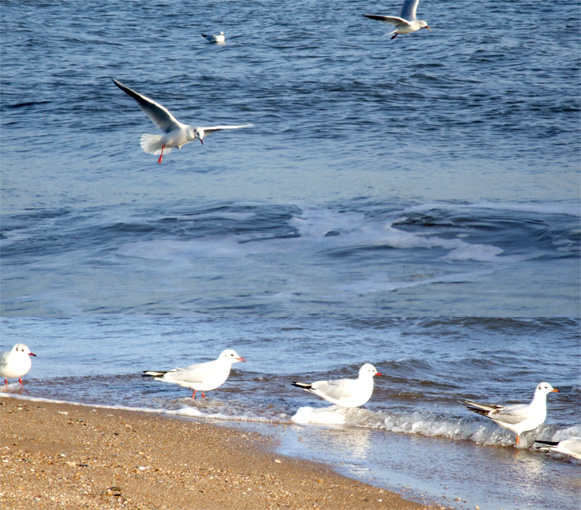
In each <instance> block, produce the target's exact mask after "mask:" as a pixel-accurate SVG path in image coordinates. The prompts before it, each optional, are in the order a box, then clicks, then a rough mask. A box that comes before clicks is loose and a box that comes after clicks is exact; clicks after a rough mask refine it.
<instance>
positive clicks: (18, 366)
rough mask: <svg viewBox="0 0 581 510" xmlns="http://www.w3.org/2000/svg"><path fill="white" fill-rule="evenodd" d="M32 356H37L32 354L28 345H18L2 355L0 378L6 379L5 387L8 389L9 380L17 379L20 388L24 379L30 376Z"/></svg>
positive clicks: (0, 355)
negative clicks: (27, 375)
mask: <svg viewBox="0 0 581 510" xmlns="http://www.w3.org/2000/svg"><path fill="white" fill-rule="evenodd" d="M30 356H36V354H33V353H32V352H30V349H29V348H28V346H27V345H24V344H16V345H15V346H14V347H12V349H11V350H9V351H6V352H3V353H0V377H4V386H5V387H6V388H7V387H8V378H10V379H16V378H18V382H19V383H20V386H22V387H23V388H24V384H22V377H23V376H25V375H26V374H28V372H29V371H30V367H31V366H32V361H31V359H30Z"/></svg>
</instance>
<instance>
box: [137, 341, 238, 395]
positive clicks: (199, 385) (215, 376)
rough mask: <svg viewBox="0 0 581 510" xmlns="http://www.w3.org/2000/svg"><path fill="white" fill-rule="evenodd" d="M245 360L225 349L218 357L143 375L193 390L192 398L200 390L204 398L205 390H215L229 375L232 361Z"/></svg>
mask: <svg viewBox="0 0 581 510" xmlns="http://www.w3.org/2000/svg"><path fill="white" fill-rule="evenodd" d="M239 361H246V360H245V359H244V358H243V357H242V356H238V354H237V353H236V351H233V350H232V349H226V350H225V351H222V353H221V354H220V356H218V359H215V360H214V361H208V362H207V363H199V364H197V365H190V366H189V367H186V368H174V369H172V370H168V371H166V372H158V371H155V370H146V371H145V372H143V377H153V378H154V379H155V380H157V381H163V382H169V383H174V384H179V385H180V386H183V387H184V388H190V389H191V390H194V394H193V395H192V398H193V399H195V398H196V391H198V390H200V391H201V392H202V398H206V395H205V394H204V392H205V391H210V390H215V389H216V388H219V387H220V386H222V384H224V383H225V382H226V379H228V376H229V375H230V369H231V368H232V365H233V364H234V363H238V362H239Z"/></svg>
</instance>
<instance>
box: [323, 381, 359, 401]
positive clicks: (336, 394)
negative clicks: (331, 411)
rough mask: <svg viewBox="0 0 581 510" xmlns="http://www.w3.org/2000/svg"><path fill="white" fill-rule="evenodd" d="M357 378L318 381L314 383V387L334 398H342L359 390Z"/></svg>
mask: <svg viewBox="0 0 581 510" xmlns="http://www.w3.org/2000/svg"><path fill="white" fill-rule="evenodd" d="M356 382H357V381H356V380H351V379H338V380H336V381H318V382H316V383H313V385H312V389H313V390H316V391H319V392H321V393H323V394H325V395H326V396H327V397H331V398H332V399H334V400H341V399H344V398H348V397H351V396H353V395H354V394H355V393H356V392H357V384H356Z"/></svg>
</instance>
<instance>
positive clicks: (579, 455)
mask: <svg viewBox="0 0 581 510" xmlns="http://www.w3.org/2000/svg"><path fill="white" fill-rule="evenodd" d="M535 443H540V444H542V445H544V446H541V447H540V448H539V449H540V450H542V451H551V452H556V453H562V454H564V455H569V456H571V457H573V458H574V459H581V437H570V438H569V439H563V441H535Z"/></svg>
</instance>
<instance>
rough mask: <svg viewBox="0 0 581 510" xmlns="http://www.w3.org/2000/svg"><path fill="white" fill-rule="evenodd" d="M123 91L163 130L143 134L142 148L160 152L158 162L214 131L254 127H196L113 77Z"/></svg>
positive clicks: (146, 150)
mask: <svg viewBox="0 0 581 510" xmlns="http://www.w3.org/2000/svg"><path fill="white" fill-rule="evenodd" d="M113 83H115V85H117V86H118V87H119V88H120V89H121V90H122V91H123V92H126V93H127V94H128V95H130V96H131V97H132V98H133V99H135V101H137V103H138V104H139V106H140V107H141V109H142V110H143V111H144V112H145V113H146V114H147V116H148V117H149V118H150V119H151V121H152V122H153V123H154V124H155V125H156V126H157V127H158V128H159V129H161V131H162V132H163V135H150V134H147V133H146V134H144V135H142V136H141V148H142V149H143V150H144V151H145V152H147V153H148V154H155V155H156V156H157V155H158V154H159V159H158V160H157V162H158V163H161V160H162V158H163V154H164V152H165V154H169V153H170V152H171V150H172V149H174V148H176V147H177V148H178V149H181V147H182V146H183V145H185V144H186V143H188V142H191V141H192V140H196V139H198V140H200V142H201V143H202V144H203V143H204V136H206V135H208V134H209V133H213V132H214V131H221V130H223V129H241V128H248V127H253V124H242V125H238V126H211V127H194V126H190V125H188V124H182V123H181V122H179V121H178V120H177V119H176V118H175V117H174V116H173V115H172V114H171V113H170V112H169V111H168V110H167V108H165V107H163V106H162V105H160V104H158V103H156V102H155V101H153V100H152V99H149V98H148V97H146V96H143V95H141V94H139V93H138V92H135V90H132V89H130V88H129V87H126V86H125V85H123V83H121V82H119V81H117V80H115V79H113Z"/></svg>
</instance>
